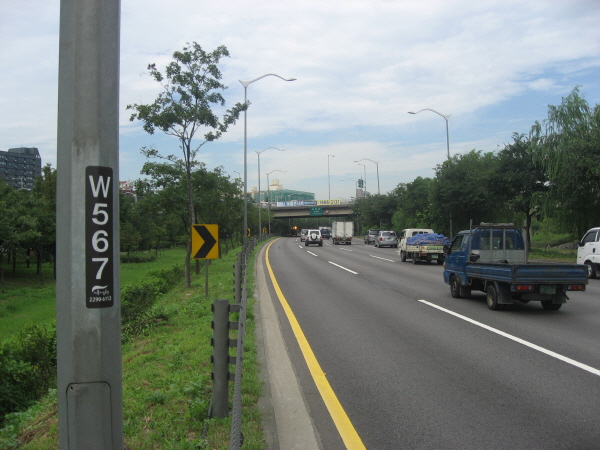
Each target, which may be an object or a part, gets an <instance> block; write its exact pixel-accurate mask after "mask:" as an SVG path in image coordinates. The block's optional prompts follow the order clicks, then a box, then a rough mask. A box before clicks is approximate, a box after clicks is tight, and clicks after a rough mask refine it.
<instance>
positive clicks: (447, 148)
mask: <svg viewBox="0 0 600 450" xmlns="http://www.w3.org/2000/svg"><path fill="white" fill-rule="evenodd" d="M421 111H431V112H433V113H436V114H437V115H438V116H442V117H443V118H444V120H445V121H446V156H447V157H448V161H450V133H449V131H448V119H449V118H450V116H451V115H452V114H442V113H441V112H439V111H436V110H435V109H431V108H424V109H421V110H420V111H417V112H412V111H409V112H408V113H409V114H419V113H420V112H421ZM452 237H453V234H452V211H450V238H452Z"/></svg>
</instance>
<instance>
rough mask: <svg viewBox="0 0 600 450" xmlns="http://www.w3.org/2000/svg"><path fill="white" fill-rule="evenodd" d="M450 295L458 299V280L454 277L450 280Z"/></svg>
mask: <svg viewBox="0 0 600 450" xmlns="http://www.w3.org/2000/svg"><path fill="white" fill-rule="evenodd" d="M450 294H452V297H454V298H460V297H461V295H460V280H459V279H458V277H457V276H456V275H452V277H451V278H450Z"/></svg>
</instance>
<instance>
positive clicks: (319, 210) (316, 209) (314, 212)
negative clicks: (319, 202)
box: [310, 206, 323, 216]
mask: <svg viewBox="0 0 600 450" xmlns="http://www.w3.org/2000/svg"><path fill="white" fill-rule="evenodd" d="M310 215H311V216H322V215H323V207H322V206H312V207H311V208H310Z"/></svg>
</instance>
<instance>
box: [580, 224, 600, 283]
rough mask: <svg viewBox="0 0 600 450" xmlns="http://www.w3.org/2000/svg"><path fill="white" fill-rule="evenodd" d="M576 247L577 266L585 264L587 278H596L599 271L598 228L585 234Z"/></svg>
mask: <svg viewBox="0 0 600 450" xmlns="http://www.w3.org/2000/svg"><path fill="white" fill-rule="evenodd" d="M577 246H578V247H579V248H578V249H577V264H585V265H586V266H587V268H588V278H596V274H598V271H600V227H598V228H592V229H591V230H590V231H588V232H587V233H585V236H583V239H581V241H579V242H578V243H577Z"/></svg>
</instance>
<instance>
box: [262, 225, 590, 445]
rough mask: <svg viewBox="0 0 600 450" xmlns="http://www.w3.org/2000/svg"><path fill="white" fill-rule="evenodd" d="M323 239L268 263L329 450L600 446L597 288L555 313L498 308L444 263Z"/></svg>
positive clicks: (271, 247) (280, 243)
mask: <svg viewBox="0 0 600 450" xmlns="http://www.w3.org/2000/svg"><path fill="white" fill-rule="evenodd" d="M322 243H323V245H322V246H314V245H311V246H306V245H305V242H303V241H301V238H300V237H285V238H279V239H276V240H274V241H273V242H271V243H270V244H268V246H267V249H266V251H265V254H264V260H263V261H261V262H262V263H264V264H265V266H267V267H269V275H267V276H266V278H267V283H268V285H269V290H270V292H271V296H272V298H273V299H275V300H274V304H275V308H276V310H277V314H278V316H279V321H280V323H281V327H282V332H283V335H284V339H285V342H286V346H287V349H288V353H289V356H290V358H291V361H292V363H293V367H294V371H295V373H296V377H297V378H298V380H299V383H300V387H301V390H302V393H303V396H304V399H305V401H306V403H307V405H308V410H309V414H310V416H311V419H312V422H313V424H314V426H315V428H316V431H317V435H318V438H319V440H320V445H321V447H322V448H326V449H333V448H369V449H398V448H410V449H439V448H457V449H458V448H460V449H484V448H490V449H492V448H493V449H515V448H527V449H559V448H560V449H565V448H569V449H571V448H572V449H583V448H590V449H591V448H598V447H599V446H600V426H599V424H600V408H598V405H599V404H600V336H599V333H598V329H600V304H599V302H598V298H600V282H599V281H597V280H592V279H590V280H589V283H588V284H587V286H586V289H585V291H583V292H573V293H572V292H569V293H568V299H569V300H567V302H566V304H564V307H563V308H561V309H560V310H552V309H550V310H549V309H545V308H542V307H541V305H540V302H531V303H521V302H514V303H513V304H507V305H504V306H505V307H504V308H502V309H501V310H497V311H490V309H491V308H489V307H488V306H489V305H488V302H487V296H486V293H485V292H477V291H473V292H472V293H471V295H470V296H468V297H466V296H465V298H460V297H458V298H457V297H453V295H452V293H451V287H449V286H448V284H446V283H445V282H444V277H443V272H444V266H443V265H441V264H436V262H433V263H426V262H424V263H421V264H409V263H406V262H402V258H401V256H400V255H399V252H398V250H397V249H396V248H394V247H393V246H390V247H387V248H385V247H383V248H382V247H375V246H374V245H369V244H366V243H365V242H364V241H363V238H362V236H361V237H359V238H357V237H355V238H354V239H352V242H351V243H352V245H335V244H334V243H333V242H332V241H327V240H325V241H322ZM291 324H295V325H294V326H292V325H291ZM299 336H301V337H299Z"/></svg>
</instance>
